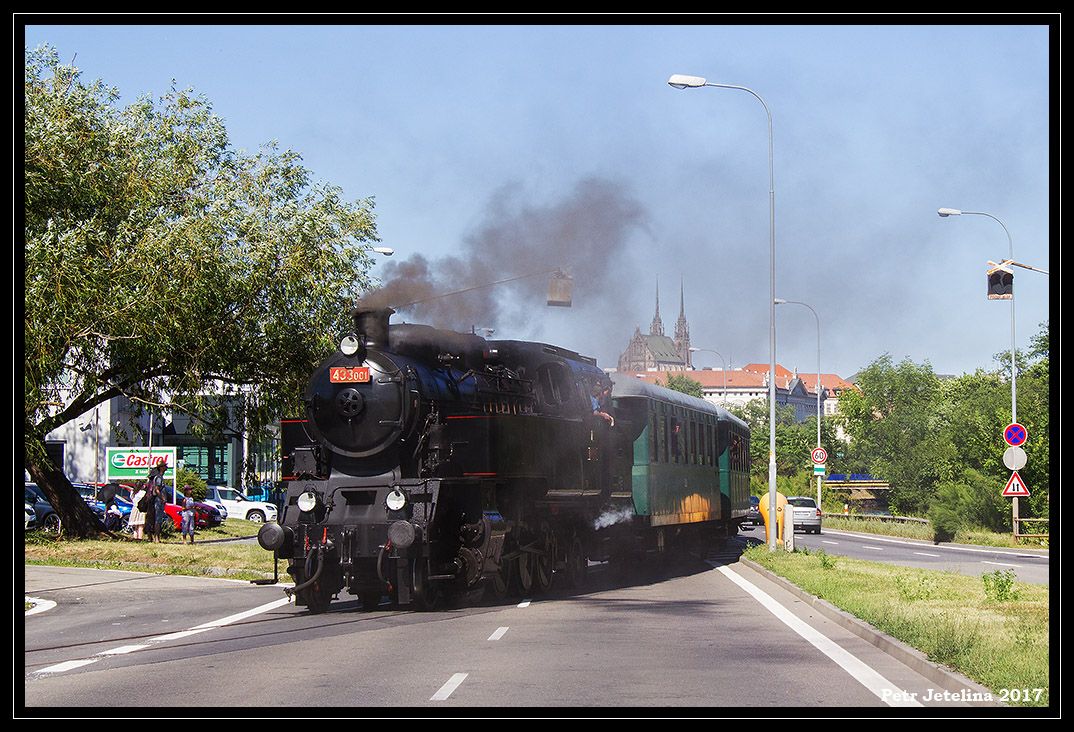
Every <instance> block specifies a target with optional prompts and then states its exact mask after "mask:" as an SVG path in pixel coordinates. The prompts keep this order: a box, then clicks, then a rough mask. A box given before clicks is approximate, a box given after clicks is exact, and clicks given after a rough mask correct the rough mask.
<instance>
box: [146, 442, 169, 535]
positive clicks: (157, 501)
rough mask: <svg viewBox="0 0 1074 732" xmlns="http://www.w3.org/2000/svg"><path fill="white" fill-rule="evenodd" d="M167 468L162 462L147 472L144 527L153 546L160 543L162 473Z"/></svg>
mask: <svg viewBox="0 0 1074 732" xmlns="http://www.w3.org/2000/svg"><path fill="white" fill-rule="evenodd" d="M165 470H167V466H166V464H165V462H164V461H163V460H161V461H160V462H159V463H157V464H156V465H155V466H154V467H153V468H151V469H150V471H149V479H148V480H147V481H146V487H145V488H146V493H147V494H148V496H149V510H148V511H147V512H146V519H145V525H146V527H147V528H148V531H149V536H150V538H151V539H152V540H153V543H154V544H159V543H160V528H161V525H162V524H163V522H164V515H165V514H164V471H165Z"/></svg>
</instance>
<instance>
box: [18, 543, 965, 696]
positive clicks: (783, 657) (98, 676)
mask: <svg viewBox="0 0 1074 732" xmlns="http://www.w3.org/2000/svg"><path fill="white" fill-rule="evenodd" d="M744 544H745V542H744V541H742V540H739V541H737V542H734V543H733V544H732V546H731V547H730V549H729V550H728V551H727V552H725V553H723V554H720V555H713V556H710V557H707V558H706V560H705V561H700V560H699V559H697V558H687V557H682V558H679V559H677V560H675V561H671V562H668V563H665V564H663V565H661V566H659V567H657V566H649V565H644V566H641V567H639V568H638V570H639V571H638V574H637V575H636V576H634V577H633V578H630V579H629V580H628V581H626V582H623V581H619V580H616V579H613V578H612V577H610V576H609V575H608V573H606V572H601V571H600V569H601V568H594V572H593V581H592V586H591V589H589V590H587V591H586V592H582V593H576V594H566V593H555V592H553V593H552V594H551V595H550V596H548V597H545V598H534V599H532V600H526V601H522V602H519V601H518V600H514V601H511V602H499V603H497V602H490V603H488V602H487V603H484V604H480V605H477V606H471V607H463V608H456V609H451V610H445V611H441V612H430V613H417V612H410V611H400V610H392V609H391V608H389V607H387V606H386V605H385V606H382V608H381V609H379V610H378V611H375V612H362V611H361V610H360V609H359V603H358V602H357V600H355V599H352V598H350V596H348V595H343V596H341V600H339V601H337V602H334V603H333V604H332V606H331V609H330V610H329V612H327V613H324V614H321V615H311V614H309V613H308V612H306V610H305V608H298V607H295V606H294V605H292V604H288V603H287V602H286V601H285V598H284V596H283V592H282V590H281V588H280V587H278V586H276V587H272V586H269V587H258V586H253V585H249V584H247V583H241V582H234V581H226V580H214V579H206V578H192V577H177V576H163V575H147V574H137V573H131V572H113V571H100V570H87V569H73V568H62V567H36V566H33V567H31V566H28V567H26V582H25V585H26V594H27V595H28V596H32V597H38V598H41V599H45V600H48V601H51V602H55V603H56V605H55V607H52V608H51V609H48V610H46V611H44V612H39V613H36V614H33V615H28V616H27V617H26V618H25V631H24V639H25V643H24V656H23V659H24V664H25V669H24V671H25V673H24V685H23V692H24V699H23V700H22V701H23V704H24V706H25V708H26V709H27V710H28V711H29V712H31V713H41V712H42V711H48V710H70V709H73V708H86V709H87V713H88V714H91V715H103V716H109V713H110V711H111V712H113V713H114V712H117V711H118V712H119V713H120V716H131V715H136V714H137V713H138V709H139V708H141V709H150V710H152V712H151V713H164V714H168V707H169V706H171V705H173V704H181V705H183V706H185V707H186V708H185V710H175V711H178V712H182V713H183V714H191V713H192V714H193V716H195V717H196V716H204V715H206V714H210V713H211V710H212V709H214V708H221V709H224V708H245V709H247V710H255V709H257V710H263V709H272V710H273V713H280V714H282V715H284V716H291V715H296V714H305V713H308V712H309V711H310V710H318V711H322V710H323V709H325V708H328V709H331V710H335V711H336V712H337V713H339V714H341V715H342V716H355V715H356V714H358V713H359V712H358V711H357V710H362V711H361V712H360V714H362V715H363V716H366V715H368V714H369V713H370V712H369V709H372V708H384V709H386V710H387V709H390V710H391V712H390V713H391V714H392V716H398V715H400V714H401V715H403V716H406V712H405V710H406V709H407V708H422V709H424V710H425V711H418V712H415V714H416V715H424V714H428V713H430V712H429V711H428V710H429V709H437V708H465V709H468V710H470V713H473V712H474V711H475V710H479V711H480V713H482V714H494V715H505V716H516V715H522V716H535V715H539V714H544V713H547V712H542V711H540V710H544V709H547V708H580V707H596V708H603V709H607V710H609V711H611V710H618V711H622V710H627V709H631V708H650V709H651V708H660V707H663V708H673V709H675V710H676V711H681V710H683V709H686V710H697V711H696V713H697V714H699V715H705V716H709V715H721V716H722V715H728V714H734V713H735V710H739V709H741V710H743V712H742V713H743V714H747V713H748V714H749V715H750V716H751V717H755V716H758V714H760V715H761V716H764V709H766V708H767V709H771V710H774V711H773V714H776V715H782V714H783V713H784V712H785V710H786V709H788V708H816V707H822V708H829V709H836V708H840V707H850V708H865V707H886V706H889V705H901V704H902V703H904V702H907V701H908V700H910V699H912V700H913V701H914V702H917V703H921V704H924V705H926V706H931V705H932V704H940V705H943V706H951V705H954V706H962V705H964V702H963V701H961V699H959V698H958V697H957V696H956V697H955V698H952V697H951V695H947V697H946V698H944V697H942V696H941V697H940V698H936V699H934V697H937V696H938V695H937V693H936V692H935V691H930V690H937V688H938V687H937V684H936V683H935V682H933V681H929V680H928V679H926V678H925V677H923V676H921V675H920V674H919V673H918V672H917V671H915V670H914V669H912V668H910V667H908V666H906V665H903V664H902V663H901V662H899V661H897V660H895V659H894V658H892V657H891V656H889V655H887V654H886V653H884V652H883V651H881V650H880V649H879V648H877V647H876V646H873V645H871V644H869V643H867V642H866V641H865V640H863V639H862V638H859V637H858V636H857V635H854V634H852V633H851V632H849V631H848V630H845V629H843V628H842V627H840V626H838V625H836V624H835V623H833V622H831V621H829V620H827V619H826V618H825V617H824V616H821V615H819V614H818V613H816V611H815V610H814V609H813V608H811V607H809V606H808V605H807V604H806V603H803V602H802V601H800V600H799V599H797V598H796V597H795V596H793V595H791V594H790V593H788V592H787V591H786V590H783V589H782V588H781V587H779V586H778V585H776V584H774V583H772V582H769V581H768V580H767V579H766V578H765V577H763V576H762V575H760V574H758V573H756V572H754V571H752V570H750V569H749V568H747V567H745V566H744V565H742V564H740V563H738V562H737V561H736V560H737V554H738V552H739V551H741V547H742V546H744ZM956 686H957V685H956ZM147 688H149V689H152V690H153V691H152V693H153V694H155V695H156V696H155V698H153V699H152V700H150V701H137V702H132V701H131V700H144V699H145V694H146V689H147ZM16 689H18V687H17V686H16ZM947 691H950V692H954V693H955V694H956V695H957V694H958V693H959V690H958V689H947ZM192 704H193V705H194V708H193V709H192V708H191V705H192ZM18 707H19V705H18V702H16V708H18ZM128 707H133V709H129V708H128ZM835 713H838V712H835ZM567 714H568V715H569V714H570V712H567Z"/></svg>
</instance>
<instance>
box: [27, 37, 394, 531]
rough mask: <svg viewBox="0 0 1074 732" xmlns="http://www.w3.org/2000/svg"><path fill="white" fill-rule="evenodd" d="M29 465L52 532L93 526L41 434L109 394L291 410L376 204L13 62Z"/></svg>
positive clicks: (210, 129)
mask: <svg viewBox="0 0 1074 732" xmlns="http://www.w3.org/2000/svg"><path fill="white" fill-rule="evenodd" d="M25 62H26V66H25V89H24V92H25V110H24V111H25V117H24V125H25V129H24V133H25V178H24V185H25V191H24V194H25V195H24V201H25V264H26V273H25V341H24V342H25V380H24V398H25V466H26V469H27V470H28V472H29V473H30V475H31V476H32V477H33V478H34V480H36V481H37V483H38V484H39V485H40V486H41V487H42V489H43V491H44V492H45V494H46V495H47V496H48V498H49V500H50V501H51V502H52V503H53V506H54V507H55V508H56V509H57V512H58V513H59V514H60V516H61V519H62V522H63V526H64V529H65V533H66V534H68V535H70V536H88V535H91V534H92V533H94V532H96V531H97V530H99V528H100V527H99V525H98V523H97V521H96V519H95V517H94V516H93V514H92V513H91V512H90V511H88V509H87V507H86V505H85V503H84V501H82V499H81V498H79V497H78V494H77V493H76V492H75V491H74V489H73V488H72V487H71V485H70V483H69V481H68V480H67V478H65V477H64V475H63V473H62V470H61V467H62V466H56V465H54V464H52V462H51V461H50V459H49V458H48V456H47V454H46V452H45V435H46V434H47V433H48V432H50V431H51V430H53V429H55V428H56V427H58V426H60V425H62V424H64V423H66V422H68V421H70V420H71V419H74V418H76V417H78V416H79V415H81V414H83V413H85V412H86V411H87V410H90V409H92V408H93V407H94V406H96V405H98V404H101V403H103V402H105V401H106V400H108V399H111V398H112V397H115V396H119V395H124V396H126V397H128V398H129V399H131V400H132V401H133V402H135V403H137V404H143V405H153V406H157V407H162V408H166V409H172V410H177V411H183V412H188V413H200V412H204V413H206V414H211V413H212V410H208V409H205V408H206V407H207V406H208V405H207V404H206V403H205V402H206V400H205V399H203V398H202V397H201V396H200V395H204V394H210V393H211V394H214V395H216V396H217V397H219V396H225V397H226V396H227V395H229V394H234V393H237V392H239V391H241V392H242V394H243V399H242V401H241V403H242V404H243V405H245V407H246V413H245V414H244V415H243V417H244V419H246V420H247V422H248V424H250V426H251V428H252V429H255V430H256V429H257V428H258V427H259V426H262V425H264V424H266V423H267V422H269V421H271V420H272V419H273V418H274V417H277V416H278V415H279V413H280V410H281V409H283V408H286V405H287V404H289V403H293V402H294V400H295V399H296V398H297V395H298V394H300V393H301V388H302V384H303V382H304V380H305V378H306V376H307V375H308V373H309V371H310V369H311V368H312V366H313V365H314V364H315V363H316V362H317V361H318V360H319V359H321V358H323V357H324V356H325V355H327V353H328V352H329V350H330V348H331V343H332V341H333V340H334V339H335V338H336V337H337V336H338V334H339V332H340V331H341V330H342V329H344V328H346V326H347V317H348V314H349V308H350V307H351V306H352V305H353V302H354V300H355V298H356V297H357V295H358V294H359V293H360V292H362V291H364V290H365V289H366V288H367V286H368V277H367V271H368V268H369V266H370V261H371V260H370V255H369V247H370V246H371V243H372V242H375V241H377V235H376V226H375V221H374V216H373V203H372V200H371V199H362V200H357V201H347V200H345V199H344V197H343V195H342V192H341V190H340V189H339V188H338V187H336V186H332V185H326V184H315V183H314V182H312V181H311V174H310V171H309V170H307V169H306V168H304V167H303V166H302V165H301V162H300V157H299V156H298V155H297V154H296V153H294V152H291V151H282V152H281V151H280V150H279V149H278V147H277V146H276V145H275V144H269V145H266V146H264V147H263V148H261V149H260V150H259V151H258V152H257V153H255V154H249V153H244V152H240V151H236V150H235V149H233V147H232V145H231V142H230V141H229V139H228V135H227V131H226V129H225V126H224V123H223V121H222V120H221V119H220V118H219V117H217V116H216V115H215V114H213V111H212V108H211V105H210V103H209V102H208V101H207V100H205V99H204V98H203V97H201V96H198V95H195V94H194V93H193V92H191V91H189V90H185V91H181V90H177V89H175V88H174V86H173V88H172V89H170V90H169V91H168V93H166V94H165V95H163V96H162V97H160V98H159V99H155V100H154V99H153V98H150V97H143V98H139V99H138V100H137V101H135V102H133V103H131V104H129V105H126V106H122V105H120V104H119V101H118V100H119V94H118V92H117V91H116V90H115V89H114V88H110V87H108V86H106V85H105V84H104V83H102V82H100V81H96V82H92V83H85V82H83V80H82V79H81V78H80V77H81V75H80V72H79V71H78V69H76V68H74V67H72V66H69V65H64V64H62V63H61V62H60V61H59V57H58V54H57V53H56V51H55V50H54V49H51V48H49V47H41V48H38V49H34V50H27V51H26V55H25Z"/></svg>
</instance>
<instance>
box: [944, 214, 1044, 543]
mask: <svg viewBox="0 0 1074 732" xmlns="http://www.w3.org/2000/svg"><path fill="white" fill-rule="evenodd" d="M936 213H937V214H939V216H940V218H943V219H946V218H947V217H948V216H962V215H966V216H987V217H988V218H990V219H992V220H993V221H995V222H996V223H997V224H999V225H1000V226H1002V227H1003V233H1004V234H1006V235H1007V256H1008V257H1009V261H1010V262H1011V263H1013V264H1018V263H1017V262H1015V261H1014V240H1013V239H1011V232H1010V231H1008V230H1007V227H1006V226H1004V224H1003V222H1002V221H1000V220H999V219H998V218H996V217H995V216H993V215H992V214H990V213H985V212H984V211H962V210H960V209H957V208H941V209H939V210H937V211H936ZM1018 266H1020V267H1026V269H1033V270H1036V271H1038V272H1043V270H1037V269H1036V268H1035V267H1027V266H1026V265H1021V264H1020V265H1018ZM1044 274H1047V272H1044ZM1015 381H1016V378H1015V363H1014V288H1013V287H1012V288H1011V423H1012V424H1013V423H1015V422H1017V421H1018V391H1017V387H1016V385H1015ZM1011 513H1012V518H1013V525H1012V526H1011V529H1012V530H1013V531H1014V533H1015V534H1017V533H1018V496H1014V502H1013V503H1012V504H1011Z"/></svg>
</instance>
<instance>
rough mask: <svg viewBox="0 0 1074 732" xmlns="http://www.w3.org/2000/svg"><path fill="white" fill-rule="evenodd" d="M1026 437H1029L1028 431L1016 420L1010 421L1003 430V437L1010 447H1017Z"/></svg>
mask: <svg viewBox="0 0 1074 732" xmlns="http://www.w3.org/2000/svg"><path fill="white" fill-rule="evenodd" d="M1027 437H1029V433H1028V432H1026V428H1025V427H1023V426H1022V425H1020V424H1018V423H1017V422H1012V423H1011V424H1009V425H1007V428H1006V429H1005V430H1003V439H1004V440H1006V441H1007V444H1008V445H1010V446H1011V447H1018V446H1019V445H1021V444H1022V443H1024V442H1025V441H1026V438H1027Z"/></svg>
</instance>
